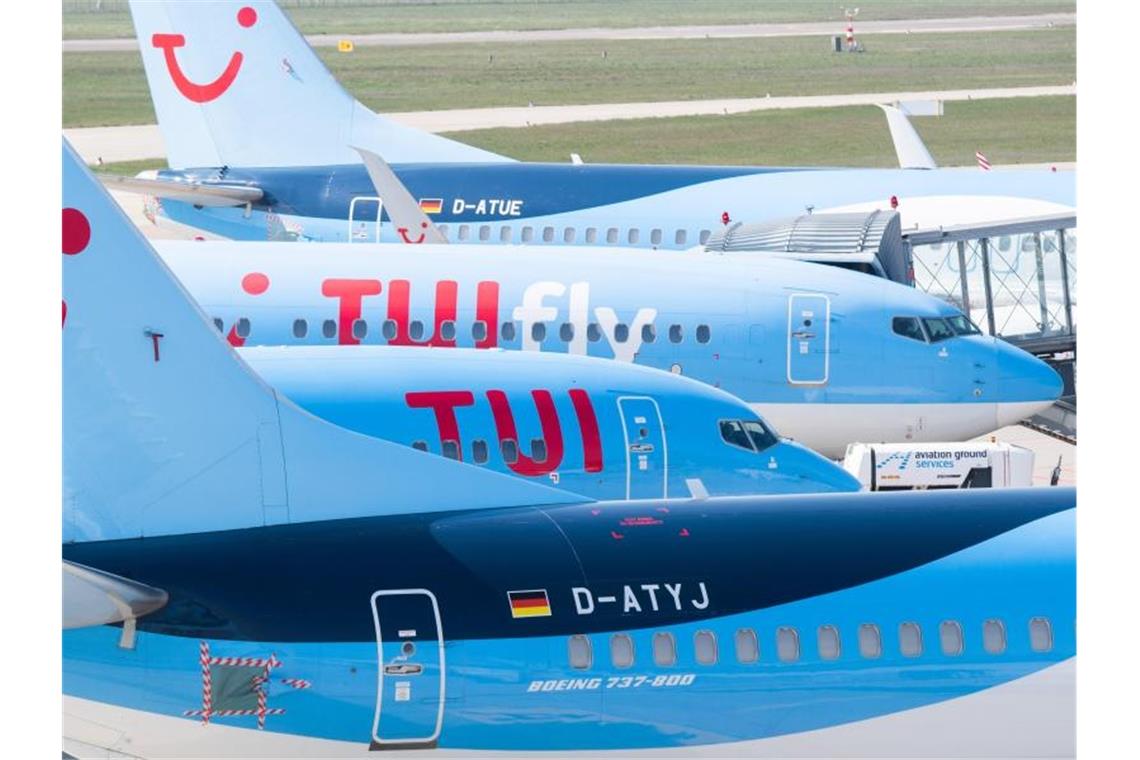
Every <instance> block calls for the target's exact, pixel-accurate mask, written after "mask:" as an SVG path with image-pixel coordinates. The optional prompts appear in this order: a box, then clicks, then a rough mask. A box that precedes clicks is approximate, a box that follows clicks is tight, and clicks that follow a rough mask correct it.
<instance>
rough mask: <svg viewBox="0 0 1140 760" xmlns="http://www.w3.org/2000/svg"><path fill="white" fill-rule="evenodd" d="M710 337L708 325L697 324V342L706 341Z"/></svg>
mask: <svg viewBox="0 0 1140 760" xmlns="http://www.w3.org/2000/svg"><path fill="white" fill-rule="evenodd" d="M711 337H712V334H711V332H710V330H709V326H708V325H697V343H708V342H709V338H711Z"/></svg>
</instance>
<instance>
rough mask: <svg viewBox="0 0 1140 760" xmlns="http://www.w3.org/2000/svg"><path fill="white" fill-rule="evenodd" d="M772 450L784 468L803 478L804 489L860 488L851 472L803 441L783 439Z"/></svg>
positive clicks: (818, 490)
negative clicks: (802, 442)
mask: <svg viewBox="0 0 1140 760" xmlns="http://www.w3.org/2000/svg"><path fill="white" fill-rule="evenodd" d="M764 453H768V452H764ZM773 454H774V455H775V456H776V457H777V459H778V461H779V462H780V468H781V469H782V470H784V472H795V473H796V474H797V475H798V476H799V477H800V478H801V479H803V480H804V485H805V486H806V487H805V489H804V490H805V491H807V492H810V493H828V492H832V491H835V492H840V493H849V492H854V491H858V490H859V489H860V488H862V484H860V483H859V480H858V478H856V477H855V476H854V475H852V474H851V473H849V472H847V470H845V469H843V468H842V467H840V466H839V465H837V464H836V463H835V462H833V461H831V460H830V459H827V458H826V457H824V456H823V455H821V454H818V453H816V452H815V451H812V450H811V449H809V448H808V447H807V446H804V445H803V444H799V443H795V442H793V441H788V440H784V441H781V442H780V443H779V444H777V445H776V446H775V447H774V451H773Z"/></svg>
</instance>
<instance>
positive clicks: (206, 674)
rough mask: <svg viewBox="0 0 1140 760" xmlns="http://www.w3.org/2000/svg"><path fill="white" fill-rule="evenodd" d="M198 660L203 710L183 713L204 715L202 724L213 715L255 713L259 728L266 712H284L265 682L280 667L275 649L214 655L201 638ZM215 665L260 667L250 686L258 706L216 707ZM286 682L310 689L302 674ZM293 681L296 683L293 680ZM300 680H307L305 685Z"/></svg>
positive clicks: (304, 682)
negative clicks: (270, 703) (260, 654)
mask: <svg viewBox="0 0 1140 760" xmlns="http://www.w3.org/2000/svg"><path fill="white" fill-rule="evenodd" d="M198 662H199V665H200V666H201V668H202V708H201V709H200V710H186V711H184V712H183V713H182V714H183V715H186V716H193V715H200V716H202V724H203V725H205V724H207V723H209V722H210V718H211V716H215V715H216V716H219V717H233V716H240V715H256V716H257V728H258V729H259V730H261V729H264V728H265V716H267V715H284V714H285V710H284V708H280V707H269V706H268V704H267V701H268V698H269V695H268V693H267V692H266V690H265V685H266V684H267V683H269V671H270V670H272V669H273V668H279V667H281V664H282V663H281V661H280V660H278V659H277V654H276V653H272V654H270V655H269V657H211V656H210V644H209V642H207V641H205V640H204V639H203V640H200V641H199V642H198ZM212 665H225V666H230V667H239V668H261V669H262V672H261V673H259V674H258V675H255V676H254V677H253V678H252V679H251V686H252V687H253V690H254V691H256V692H257V708H256V709H253V710H249V709H245V710H215V709H214V707H213V702H214V683H213V676H212V675H211V673H210V666H212ZM281 680H282V682H283V683H286V684H288V685H290V686H292V687H293V688H295V689H307V688H309V686H310V684H309V682H308V681H305V680H303V679H300V678H294V679H289V678H283V679H281ZM290 681H294V682H296V683H290ZM298 684H304V685H303V686H301V685H298Z"/></svg>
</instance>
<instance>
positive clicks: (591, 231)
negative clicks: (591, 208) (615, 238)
mask: <svg viewBox="0 0 1140 760" xmlns="http://www.w3.org/2000/svg"><path fill="white" fill-rule="evenodd" d="M586 242H587V243H589V244H590V245H593V244H594V243H596V242H598V228H597V227H587V228H586Z"/></svg>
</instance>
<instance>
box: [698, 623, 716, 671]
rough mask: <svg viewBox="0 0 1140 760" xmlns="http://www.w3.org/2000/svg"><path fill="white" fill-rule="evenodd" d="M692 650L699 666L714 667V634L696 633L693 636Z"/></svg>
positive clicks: (710, 632)
mask: <svg viewBox="0 0 1140 760" xmlns="http://www.w3.org/2000/svg"><path fill="white" fill-rule="evenodd" d="M693 650H694V653H695V654H696V656H697V662H698V663H699V664H701V665H716V634H715V633H713V632H712V631H697V633H696V635H695V636H693Z"/></svg>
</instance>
